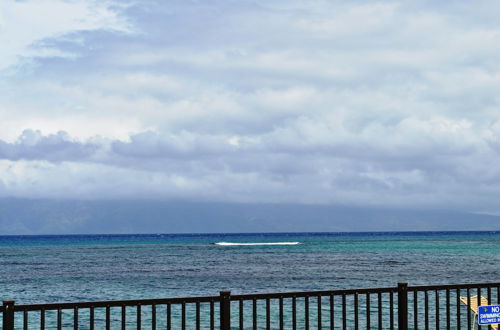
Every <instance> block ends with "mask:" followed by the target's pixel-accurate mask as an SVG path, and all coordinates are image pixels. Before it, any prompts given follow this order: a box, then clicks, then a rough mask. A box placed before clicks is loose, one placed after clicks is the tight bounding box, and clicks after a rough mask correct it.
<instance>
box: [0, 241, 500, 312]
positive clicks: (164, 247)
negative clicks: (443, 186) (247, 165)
mask: <svg viewBox="0 0 500 330" xmlns="http://www.w3.org/2000/svg"><path fill="white" fill-rule="evenodd" d="M222 241H223V242H246V243H248V242H253V243H255V242H293V241H297V242H300V243H301V244H299V245H289V246H272V245H262V246H218V245H214V244H213V243H215V242H222ZM398 281H408V282H410V284H413V285H416V284H437V283H450V284H451V283H468V282H491V281H496V282H500V232H428V233H293V234H291V233H282V234H276V233H273V234H207V235H200V234H193V235H85V236H83V235H82V236H0V298H1V299H5V298H11V299H15V300H16V302H17V303H33V302H54V301H81V300H104V299H132V298H159V297H177V296H191V295H217V294H218V292H219V290H221V289H230V290H232V292H233V293H252V292H271V291H291V290H329V289H341V288H354V287H359V288H364V287H378V286H393V285H395V284H396V282H398Z"/></svg>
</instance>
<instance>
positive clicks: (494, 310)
mask: <svg viewBox="0 0 500 330" xmlns="http://www.w3.org/2000/svg"><path fill="white" fill-rule="evenodd" d="M477 311H478V315H477V324H479V325H488V324H497V323H500V305H489V306H479V307H478V308H477Z"/></svg>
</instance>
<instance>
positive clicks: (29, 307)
mask: <svg viewBox="0 0 500 330" xmlns="http://www.w3.org/2000/svg"><path fill="white" fill-rule="evenodd" d="M492 287H500V282H495V283H466V284H442V285H416V286H408V288H407V289H408V291H410V292H415V291H417V292H418V291H432V290H453V289H475V288H492ZM397 291H398V287H397V286H394V287H382V288H365V289H345V290H327V291H295V292H272V293H258V294H239V295H231V296H230V299H231V300H232V301H236V300H258V299H279V298H293V297H297V298H298V297H300V298H302V297H318V296H332V295H333V296H340V295H352V294H378V293H390V292H392V293H396V292H397ZM218 301H220V296H204V297H203V296H200V297H183V298H158V299H135V300H108V301H85V302H68V303H48V304H26V305H14V310H15V311H39V310H58V309H73V308H100V307H121V306H137V305H144V306H149V305H166V304H182V303H207V302H218ZM0 312H4V307H3V306H2V305H0Z"/></svg>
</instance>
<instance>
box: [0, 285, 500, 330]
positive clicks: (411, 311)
mask: <svg viewBox="0 0 500 330" xmlns="http://www.w3.org/2000/svg"><path fill="white" fill-rule="evenodd" d="M481 295H483V296H484V297H485V298H487V299H488V301H489V303H490V304H496V303H500V283H479V284H457V285H432V286H408V284H407V283H404V282H401V283H398V285H397V286H395V287H384V288H370V289H348V290H330V291H304V292H278V293H262V294H241V295H231V292H230V291H221V292H220V294H219V295H218V296H207V297H187V298H167V299H142V300H121V301H95V302H76V303H52V304H30V305H16V304H15V302H14V301H12V300H5V301H4V302H3V305H2V306H0V313H1V314H2V329H3V330H14V329H48V328H50V329H71V328H73V329H91V330H92V329H123V330H125V329H138V330H140V329H146V328H147V329H196V330H200V329H211V330H212V329H221V330H229V329H254V330H257V329H266V330H267V329H293V330H296V329H300V330H302V329H306V330H309V329H318V330H321V329H355V330H356V329H371V328H373V329H400V330H407V329H468V330H470V329H473V328H475V327H476V326H475V318H474V313H472V312H471V311H470V309H469V308H468V306H466V305H465V304H464V303H462V302H461V301H460V297H463V298H464V299H467V301H468V302H471V301H472V299H478V305H479V297H481ZM474 296H477V297H476V298H473V297H474ZM478 328H479V329H486V328H489V327H478Z"/></svg>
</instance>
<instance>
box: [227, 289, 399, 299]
mask: <svg viewBox="0 0 500 330" xmlns="http://www.w3.org/2000/svg"><path fill="white" fill-rule="evenodd" d="M397 291H398V288H397V287H384V288H368V289H346V290H328V291H295V292H272V293H258V294H238V295H231V300H254V299H278V298H293V297H318V296H332V295H333V296H340V295H349V294H355V293H358V294H367V293H374V294H375V293H389V292H397Z"/></svg>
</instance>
